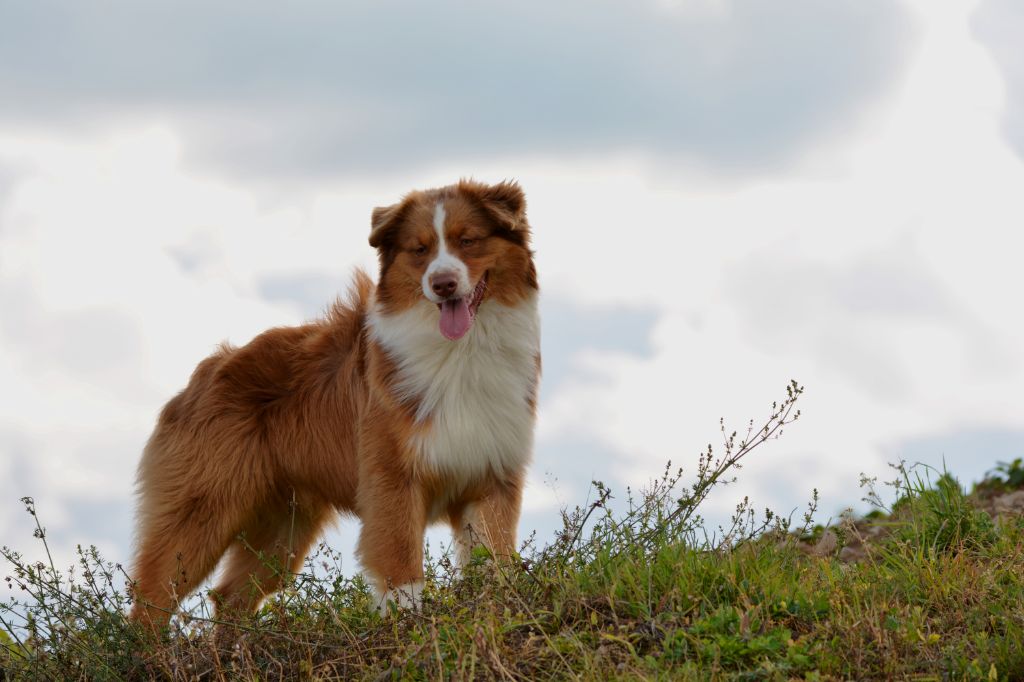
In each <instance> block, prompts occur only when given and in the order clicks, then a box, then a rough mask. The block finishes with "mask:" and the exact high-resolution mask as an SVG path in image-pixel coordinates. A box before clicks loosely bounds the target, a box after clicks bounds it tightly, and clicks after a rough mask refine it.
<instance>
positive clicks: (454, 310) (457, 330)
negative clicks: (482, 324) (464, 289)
mask: <svg viewBox="0 0 1024 682" xmlns="http://www.w3.org/2000/svg"><path fill="white" fill-rule="evenodd" d="M485 289H487V273H486V272H485V273H484V276H483V277H481V278H480V281H479V282H477V285H476V288H475V289H473V293H472V294H470V295H469V296H463V297H462V298H450V299H448V300H447V301H443V302H441V303H438V304H437V308H438V310H440V311H441V333H442V334H443V335H444V338H446V339H449V340H451V341H457V340H458V339H461V338H462V337H463V336H465V335H466V332H468V331H469V328H470V326H472V324H473V319H474V318H475V317H476V310H477V308H479V307H480V301H482V300H484V290H485Z"/></svg>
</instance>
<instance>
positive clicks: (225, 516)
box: [131, 499, 245, 630]
mask: <svg viewBox="0 0 1024 682" xmlns="http://www.w3.org/2000/svg"><path fill="white" fill-rule="evenodd" d="M223 504H224V502H223V501H220V500H218V501H217V502H216V503H215V502H213V501H211V500H207V499H198V500H194V501H193V503H192V504H191V505H180V506H175V507H174V508H172V509H168V511H167V512H166V513H164V514H154V513H153V512H152V511H150V513H149V514H148V515H147V517H146V518H145V519H144V521H143V524H142V527H141V529H140V536H139V548H138V554H137V558H136V562H135V567H134V573H133V575H132V577H133V578H134V580H135V584H134V589H133V591H134V598H135V604H134V606H133V607H132V614H131V617H132V619H133V620H135V621H137V622H140V623H142V624H144V625H148V626H149V627H151V628H152V629H154V630H159V629H160V628H161V627H162V626H164V625H166V624H167V622H168V621H169V620H170V617H171V614H172V612H173V610H174V609H175V608H176V607H177V605H178V602H179V601H180V600H181V599H183V598H185V597H186V596H188V595H189V594H190V593H191V592H193V591H194V590H195V589H196V588H197V587H198V586H199V585H200V583H202V581H203V580H204V579H205V578H206V577H207V576H208V575H209V574H210V572H211V571H212V570H213V568H214V567H215V566H216V565H217V561H218V560H219V559H220V557H221V555H222V554H223V553H224V550H225V549H226V548H227V547H228V545H229V544H230V542H231V539H232V538H233V537H234V536H235V535H236V534H237V533H238V531H239V529H240V528H241V526H242V522H243V519H244V518H245V513H244V510H242V509H233V510H232V509H224V507H223Z"/></svg>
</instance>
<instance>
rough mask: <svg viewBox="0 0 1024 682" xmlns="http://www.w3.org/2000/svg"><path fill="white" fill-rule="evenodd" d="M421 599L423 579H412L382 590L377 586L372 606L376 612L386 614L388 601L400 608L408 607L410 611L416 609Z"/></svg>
mask: <svg viewBox="0 0 1024 682" xmlns="http://www.w3.org/2000/svg"><path fill="white" fill-rule="evenodd" d="M422 600H423V581H422V580H414V581H413V582H411V583H405V584H404V585H397V586H395V587H392V588H391V589H387V590H382V589H380V588H377V590H376V599H375V601H374V608H375V609H376V610H377V613H379V614H381V615H382V616H383V615H386V614H387V613H388V612H389V611H388V602H389V601H391V602H394V603H395V605H396V606H397V607H398V608H400V609H409V610H411V611H418V610H419V608H420V605H421V603H422Z"/></svg>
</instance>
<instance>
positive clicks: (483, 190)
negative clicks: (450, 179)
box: [459, 180, 529, 232]
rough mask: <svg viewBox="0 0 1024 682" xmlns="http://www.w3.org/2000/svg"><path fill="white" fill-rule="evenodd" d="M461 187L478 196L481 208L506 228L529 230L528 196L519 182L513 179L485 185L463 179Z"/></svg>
mask: <svg viewBox="0 0 1024 682" xmlns="http://www.w3.org/2000/svg"><path fill="white" fill-rule="evenodd" d="M459 189H461V190H463V191H465V192H468V193H469V194H471V195H472V196H474V197H476V199H477V201H478V202H479V204H480V206H481V208H483V209H484V211H486V212H487V214H488V215H489V216H490V217H491V218H492V219H493V220H494V221H495V222H496V223H498V224H499V225H501V226H502V227H503V228H505V229H506V230H512V231H513V232H514V231H517V230H528V229H529V225H528V224H527V222H526V196H525V195H524V194H523V190H522V188H521V187H520V186H519V183H517V182H515V181H511V180H506V181H504V182H499V183H498V184H496V185H484V184H481V183H477V182H472V181H468V180H463V181H462V182H460V183H459Z"/></svg>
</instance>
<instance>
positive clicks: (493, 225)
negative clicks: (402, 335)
mask: <svg viewBox="0 0 1024 682" xmlns="http://www.w3.org/2000/svg"><path fill="white" fill-rule="evenodd" d="M529 240H530V226H529V224H528V223H527V221H526V198H525V197H524V196H523V191H522V189H520V188H519V185H518V184H516V183H514V182H502V183H499V184H497V185H485V184H482V183H478V182H473V181H469V180H462V181H460V182H459V183H458V184H455V185H449V186H447V187H441V188H439V189H431V190H426V191H418V192H412V193H410V194H408V195H406V196H405V197H404V198H403V199H402V201H400V202H398V203H397V204H394V205H392V206H386V207H382V208H376V209H374V211H373V220H372V230H371V232H370V246H373V247H375V248H376V249H377V251H378V254H379V256H380V266H381V268H380V282H379V286H378V289H377V301H378V303H379V305H380V306H381V310H382V312H384V313H395V312H400V311H402V310H406V309H408V308H410V307H412V306H414V305H417V304H432V305H435V306H436V307H437V309H438V311H439V315H438V318H439V321H438V326H439V328H440V332H441V334H443V335H444V336H445V337H446V338H448V339H451V340H453V341H454V340H457V339H460V338H462V337H463V336H465V334H466V333H467V332H468V331H469V329H470V327H471V326H472V324H473V320H474V318H475V317H476V314H477V311H478V310H479V308H480V306H481V305H482V304H484V303H485V302H486V301H488V300H490V299H493V300H496V301H498V302H500V303H502V304H505V305H515V304H516V303H518V302H519V301H521V300H523V299H524V298H525V297H527V296H528V295H529V294H530V293H531V292H532V291H534V290H536V288H537V276H536V272H535V270H534V267H533V257H532V254H531V252H530V248H529Z"/></svg>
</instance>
